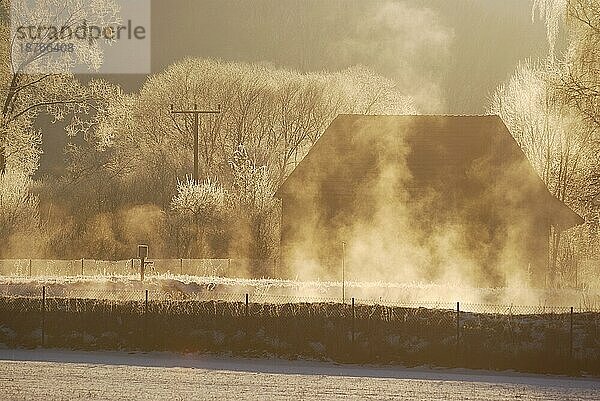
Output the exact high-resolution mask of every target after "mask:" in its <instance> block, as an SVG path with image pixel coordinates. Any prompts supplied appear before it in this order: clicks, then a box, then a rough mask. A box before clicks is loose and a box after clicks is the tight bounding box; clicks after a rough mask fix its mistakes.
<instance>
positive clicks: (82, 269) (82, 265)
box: [81, 258, 84, 276]
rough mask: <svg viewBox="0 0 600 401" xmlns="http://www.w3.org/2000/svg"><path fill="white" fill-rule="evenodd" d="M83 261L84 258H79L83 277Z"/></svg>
mask: <svg viewBox="0 0 600 401" xmlns="http://www.w3.org/2000/svg"><path fill="white" fill-rule="evenodd" d="M83 260H84V258H81V275H82V276H83Z"/></svg>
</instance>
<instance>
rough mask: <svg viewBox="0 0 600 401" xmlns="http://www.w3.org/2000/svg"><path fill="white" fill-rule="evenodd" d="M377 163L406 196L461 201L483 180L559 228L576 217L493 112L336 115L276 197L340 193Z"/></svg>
mask: <svg viewBox="0 0 600 401" xmlns="http://www.w3.org/2000/svg"><path fill="white" fill-rule="evenodd" d="M382 164H387V165H391V166H393V167H394V170H395V171H394V174H405V175H406V177H407V179H406V180H405V184H406V186H407V187H409V189H410V190H411V193H413V194H414V193H418V192H419V191H425V190H426V189H431V188H434V189H435V190H436V191H438V192H440V193H442V194H443V196H446V197H448V199H449V200H452V199H454V201H458V202H460V199H461V198H462V197H468V196H469V195H471V196H473V197H475V196H479V195H478V194H479V193H480V191H481V186H482V183H483V184H485V185H486V186H489V188H490V190H493V191H495V195H494V196H495V199H500V198H506V201H507V202H511V201H512V200H514V199H512V198H514V197H515V196H520V195H519V194H520V193H522V194H524V195H523V196H524V197H526V199H525V200H524V201H526V202H527V203H531V204H532V205H533V206H534V207H535V208H538V209H539V208H542V209H543V210H545V211H546V212H547V216H548V218H549V219H550V220H551V221H552V223H553V224H557V225H559V226H561V227H562V228H567V227H571V226H574V225H577V224H581V223H582V222H583V219H582V218H581V217H580V216H579V215H577V214H576V213H575V212H574V211H572V210H571V209H570V208H569V207H567V206H566V205H565V204H564V203H562V202H560V201H559V200H558V199H556V198H555V197H554V196H553V195H552V194H551V193H550V192H549V191H548V189H547V188H546V186H545V185H544V183H543V182H542V180H541V179H540V178H539V176H538V175H537V174H536V173H535V171H534V170H533V168H532V167H531V165H530V164H529V163H528V162H527V159H526V156H525V154H524V153H523V152H522V150H521V149H520V147H519V145H518V144H517V143H516V141H515V140H514V139H513V137H512V136H511V135H510V133H509V131H508V129H507V128H506V126H505V125H504V123H503V122H502V120H501V119H500V118H499V117H498V116H435V115H425V116H365V115H340V116H338V117H337V118H336V119H335V120H334V121H333V122H332V123H331V125H330V126H329V128H328V129H327V130H326V131H325V133H324V134H323V135H322V136H321V138H320V139H319V140H318V141H317V142H316V143H315V144H314V146H313V147H312V149H311V150H310V152H309V153H308V155H307V156H306V157H305V158H304V159H303V160H302V161H301V162H300V163H299V164H298V166H297V167H296V168H295V169H294V171H293V172H292V173H291V174H290V175H289V176H288V177H287V179H286V180H285V181H284V182H283V184H282V185H281V186H280V187H279V189H278V190H277V192H276V194H275V196H277V197H278V198H282V199H283V198H285V197H288V196H294V194H295V193H297V192H298V191H302V192H303V193H304V194H306V193H310V192H311V191H312V192H314V193H315V194H317V193H319V192H322V191H325V192H328V193H337V194H339V195H342V196H343V195H344V194H348V193H351V192H352V191H356V190H357V188H358V186H357V185H358V184H357V183H359V182H360V181H361V180H364V179H366V178H365V177H372V176H373V175H374V174H381V168H382ZM376 171H377V172H376ZM317 184H318V185H317ZM525 188H526V189H525ZM478 191H479V192H478ZM408 201H410V200H408ZM513 203H514V202H513Z"/></svg>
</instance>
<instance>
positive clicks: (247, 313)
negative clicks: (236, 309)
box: [246, 293, 248, 317]
mask: <svg viewBox="0 0 600 401" xmlns="http://www.w3.org/2000/svg"><path fill="white" fill-rule="evenodd" d="M246 317H248V293H246Z"/></svg>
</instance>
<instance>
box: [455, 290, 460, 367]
mask: <svg viewBox="0 0 600 401" xmlns="http://www.w3.org/2000/svg"><path fill="white" fill-rule="evenodd" d="M459 354H460V302H456V364H457V365H458V360H459Z"/></svg>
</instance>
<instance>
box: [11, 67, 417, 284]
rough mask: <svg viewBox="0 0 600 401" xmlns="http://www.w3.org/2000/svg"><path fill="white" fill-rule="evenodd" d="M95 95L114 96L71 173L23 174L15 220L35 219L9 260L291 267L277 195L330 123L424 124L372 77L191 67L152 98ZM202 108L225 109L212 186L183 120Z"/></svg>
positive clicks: (210, 128) (85, 118) (73, 132)
mask: <svg viewBox="0 0 600 401" xmlns="http://www.w3.org/2000/svg"><path fill="white" fill-rule="evenodd" d="M90 85H91V86H95V87H103V90H102V91H98V90H97V91H96V92H97V93H102V96H99V97H98V98H97V99H95V103H94V104H95V107H94V108H93V110H90V111H89V113H83V114H77V115H75V116H74V118H73V120H69V124H68V125H67V132H68V133H69V134H70V136H71V138H72V139H71V141H70V143H69V145H68V146H67V148H66V149H65V160H66V164H67V168H66V172H65V173H64V174H62V175H61V176H46V177H44V178H43V179H40V180H36V181H35V182H33V181H31V180H30V179H29V178H25V179H23V178H22V176H19V178H18V177H17V175H14V176H13V180H14V182H15V184H14V185H16V186H18V187H19V188H22V191H21V192H20V193H21V194H22V198H21V199H19V200H15V205H14V206H15V207H13V211H14V210H17V209H18V210H21V211H22V213H23V214H24V215H26V216H28V219H26V220H24V221H20V222H19V224H12V225H7V227H8V229H7V230H6V232H4V233H3V236H5V237H6V236H7V237H8V238H9V240H8V241H6V242H4V246H2V247H1V248H0V257H11V256H19V255H23V254H27V255H31V254H32V253H34V254H37V255H38V256H40V257H54V258H73V257H90V258H102V259H113V258H129V257H131V256H132V253H133V252H134V250H135V245H136V244H137V243H142V242H143V243H148V244H149V245H150V250H151V255H152V256H154V257H159V256H160V257H184V258H189V257H203V258H210V257H227V256H231V257H245V258H250V259H265V258H273V257H277V255H278V250H277V246H278V238H279V231H278V230H279V205H278V204H277V202H276V201H275V200H274V199H273V194H274V192H275V190H276V189H277V187H278V185H279V184H280V183H281V182H282V181H283V180H284V179H285V177H286V176H287V175H288V174H289V173H290V172H291V171H292V170H293V168H294V167H295V166H296V164H297V163H299V162H300V160H302V158H303V157H304V155H305V154H306V153H307V152H308V150H309V149H310V147H311V146H312V145H313V144H314V143H315V142H316V141H317V140H318V138H319V137H320V136H321V134H322V133H323V131H324V130H325V129H326V128H327V127H328V125H329V124H330V122H331V121H332V120H333V119H334V118H335V117H336V116H337V115H338V114H343V113H363V114H370V113H373V114H409V113H411V114H414V113H416V110H415V107H414V105H413V103H412V100H411V98H410V97H407V96H404V95H403V94H402V92H401V91H400V89H399V88H398V87H397V86H396V84H395V83H394V82H392V81H390V80H388V79H385V78H383V77H381V76H378V75H377V74H375V73H373V72H372V71H370V70H368V69H366V68H362V67H354V68H350V69H347V70H344V71H341V72H335V73H308V74H305V73H299V72H296V71H291V70H287V69H280V68H275V67H273V66H271V65H266V64H245V63H233V62H223V61H219V60H206V59H186V60H183V61H181V62H178V63H176V64H174V65H172V66H171V67H169V68H167V69H166V70H165V71H164V72H162V73H160V74H156V75H154V76H151V77H149V78H148V80H147V81H146V82H145V84H144V85H143V87H142V88H141V90H140V91H139V93H135V94H124V93H123V92H122V91H121V90H119V88H118V87H116V86H114V85H111V84H109V83H106V82H95V81H94V82H92V83H90ZM195 106H197V107H198V108H199V109H218V108H220V110H221V113H220V114H216V115H206V116H202V117H201V121H200V135H199V153H200V155H199V156H200V157H199V161H200V164H199V166H200V168H199V175H200V180H199V182H198V183H195V182H193V181H192V180H191V178H190V177H191V175H192V171H193V138H194V124H193V120H192V117H191V116H189V115H182V114H172V113H171V109H172V108H173V109H176V110H181V109H190V108H193V107H195ZM8 177H10V174H7V175H6V178H5V179H9V178H8ZM4 187H5V188H8V187H9V186H4ZM12 215H13V216H14V215H15V213H12ZM25 243H29V244H31V246H27V247H24V246H21V245H22V244H25ZM257 273H258V274H260V272H257Z"/></svg>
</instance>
